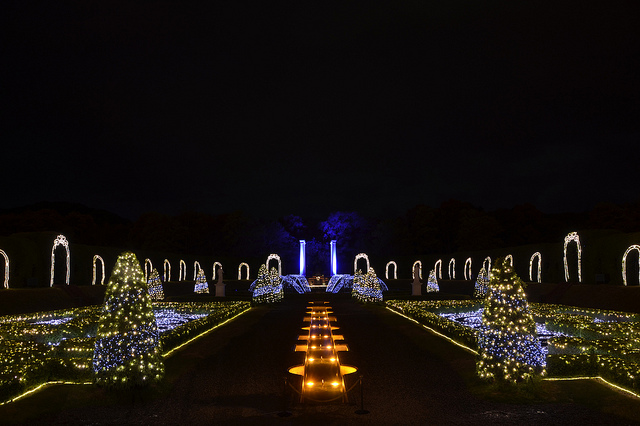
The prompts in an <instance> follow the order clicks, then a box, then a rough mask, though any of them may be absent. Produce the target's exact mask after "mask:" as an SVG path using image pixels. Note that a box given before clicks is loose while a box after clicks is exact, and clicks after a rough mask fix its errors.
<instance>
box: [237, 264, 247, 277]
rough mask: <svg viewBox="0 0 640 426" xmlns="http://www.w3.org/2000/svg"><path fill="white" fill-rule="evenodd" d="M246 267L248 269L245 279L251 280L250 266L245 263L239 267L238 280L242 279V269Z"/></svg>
mask: <svg viewBox="0 0 640 426" xmlns="http://www.w3.org/2000/svg"><path fill="white" fill-rule="evenodd" d="M243 266H244V267H246V268H247V278H245V279H247V280H248V279H249V265H248V264H247V263H245V262H242V263H241V264H240V265H238V280H241V279H242V267H243Z"/></svg>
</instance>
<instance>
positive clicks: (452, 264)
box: [448, 257, 456, 280]
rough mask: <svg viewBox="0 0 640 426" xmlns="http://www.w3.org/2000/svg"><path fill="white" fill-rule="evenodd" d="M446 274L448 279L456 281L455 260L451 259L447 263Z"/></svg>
mask: <svg viewBox="0 0 640 426" xmlns="http://www.w3.org/2000/svg"><path fill="white" fill-rule="evenodd" d="M448 272H449V279H450V280H455V279H456V260H455V259H454V258H453V257H452V258H451V260H450V261H449V268H448Z"/></svg>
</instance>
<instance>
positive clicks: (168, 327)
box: [0, 301, 250, 402]
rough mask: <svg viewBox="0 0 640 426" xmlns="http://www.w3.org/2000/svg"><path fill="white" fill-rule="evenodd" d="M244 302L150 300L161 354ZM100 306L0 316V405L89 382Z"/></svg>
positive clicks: (245, 304) (244, 305)
mask: <svg viewBox="0 0 640 426" xmlns="http://www.w3.org/2000/svg"><path fill="white" fill-rule="evenodd" d="M249 307H250V303H249V302H248V301H233V302H201V303H199V302H182V303H181V302H154V303H153V310H154V315H155V317H156V322H157V326H158V330H159V332H160V343H161V347H162V355H163V356H164V357H166V356H168V355H169V354H171V352H173V351H174V350H176V349H177V348H179V347H180V346H181V345H184V344H186V343H188V342H190V341H191V340H193V339H194V338H196V337H197V336H199V335H200V334H202V333H206V332H207V331H209V330H211V329H212V328H214V327H215V326H217V325H218V324H220V323H222V322H224V321H226V320H227V319H229V318H232V317H234V316H235V315H237V314H239V313H241V312H244V311H246V310H247V309H249ZM101 309H102V306H98V305H95V306H88V307H83V308H75V309H63V310H56V311H49V312H40V313H34V314H24V315H8V316H3V317H0V401H2V402H8V401H11V400H12V399H14V398H16V397H17V396H19V395H21V394H23V393H24V392H26V391H28V390H30V389H33V388H36V387H38V386H40V385H42V384H43V383H47V382H52V381H64V382H72V383H87V382H92V381H93V379H94V377H93V369H92V358H93V354H94V348H95V341H96V332H97V326H98V319H99V316H100V313H101Z"/></svg>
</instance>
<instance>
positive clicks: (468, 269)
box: [464, 257, 471, 280]
mask: <svg viewBox="0 0 640 426" xmlns="http://www.w3.org/2000/svg"><path fill="white" fill-rule="evenodd" d="M467 272H468V273H467ZM464 279H465V280H470V279H471V258H470V257H469V258H467V260H465V261H464Z"/></svg>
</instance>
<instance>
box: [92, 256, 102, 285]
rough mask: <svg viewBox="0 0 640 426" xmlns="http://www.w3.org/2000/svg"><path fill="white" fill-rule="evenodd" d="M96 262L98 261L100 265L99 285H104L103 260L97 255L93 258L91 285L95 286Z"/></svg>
mask: <svg viewBox="0 0 640 426" xmlns="http://www.w3.org/2000/svg"><path fill="white" fill-rule="evenodd" d="M96 260H99V261H100V264H101V265H102V280H100V285H104V260H103V259H102V257H100V256H98V255H97V254H96V255H95V256H93V281H92V282H91V285H96Z"/></svg>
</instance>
